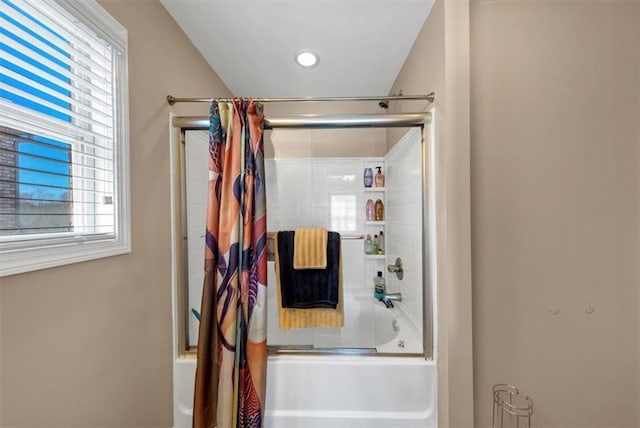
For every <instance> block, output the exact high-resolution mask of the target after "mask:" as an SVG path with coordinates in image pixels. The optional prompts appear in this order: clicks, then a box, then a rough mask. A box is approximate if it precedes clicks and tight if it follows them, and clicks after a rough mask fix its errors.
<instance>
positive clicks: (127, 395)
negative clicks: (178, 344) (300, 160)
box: [0, 0, 230, 428]
mask: <svg viewBox="0 0 640 428" xmlns="http://www.w3.org/2000/svg"><path fill="white" fill-rule="evenodd" d="M101 4H102V5H103V6H104V7H105V8H106V9H107V11H109V12H110V13H111V14H112V15H113V16H114V17H115V18H116V19H117V20H118V21H119V22H120V23H121V24H122V25H124V26H125V27H126V28H127V29H128V31H129V74H130V109H131V113H130V120H131V196H132V201H131V203H132V231H133V251H132V253H131V254H128V255H123V256H116V257H111V258H107V259H102V260H97V261H91V262H85V263H78V264H73V265H69V266H64V267H60V268H55V269H47V270H42V271H38V272H33V273H28V274H21V275H15V276H11V277H5V278H2V279H1V281H2V284H1V285H0V333H1V337H0V344H1V346H2V354H0V364H1V366H0V388H1V391H0V392H1V394H0V403H2V407H1V408H2V415H1V416H0V426H3V427H5V426H7V427H9V426H10V427H14V426H16V427H18V426H39V427H45V426H47V427H51V426H60V427H61V426H65V427H72V426H76V427H91V426H100V427H154V428H156V427H169V426H172V424H173V421H172V410H171V409H172V361H171V358H172V357H171V356H172V339H171V337H172V333H171V332H172V324H171V272H170V266H171V238H170V230H171V229H170V209H169V208H170V198H169V188H170V187H169V185H170V183H169V146H168V144H169V110H170V109H169V106H168V105H167V104H166V101H165V97H166V95H167V94H172V95H175V96H207V95H211V96H228V95H230V94H229V91H228V90H227V88H226V87H225V86H224V85H223V83H222V82H221V81H220V79H219V78H218V77H217V76H216V75H215V74H214V73H213V72H212V71H211V68H210V67H209V66H208V65H207V64H206V62H205V61H204V60H203V58H202V57H201V56H200V54H199V53H198V52H197V51H196V50H195V49H194V48H193V46H192V45H191V43H190V42H189V40H188V39H187V38H186V37H185V35H184V34H183V33H182V31H181V30H180V29H179V28H178V27H177V25H176V24H175V22H174V21H173V20H172V18H171V17H170V16H169V15H168V14H167V12H166V11H165V10H164V8H163V7H162V6H161V5H160V3H159V2H157V1H155V0H137V1H118V0H101ZM172 110H173V111H175V112H176V113H177V114H183V115H194V114H195V115H197V114H200V115H202V114H206V106H204V105H202V104H193V105H187V104H182V105H178V106H175V107H173V108H172Z"/></svg>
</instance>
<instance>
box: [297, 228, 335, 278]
mask: <svg viewBox="0 0 640 428" xmlns="http://www.w3.org/2000/svg"><path fill="white" fill-rule="evenodd" d="M327 235H328V233H327V229H323V228H321V227H303V228H300V229H296V233H295V235H294V238H293V239H294V240H293V268H294V269H326V268H327V239H328V238H327Z"/></svg>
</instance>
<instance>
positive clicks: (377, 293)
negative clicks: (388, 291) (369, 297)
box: [373, 271, 385, 299]
mask: <svg viewBox="0 0 640 428" xmlns="http://www.w3.org/2000/svg"><path fill="white" fill-rule="evenodd" d="M373 287H374V289H373V290H374V291H373V296H374V297H375V298H376V299H382V297H383V296H384V292H385V282H384V277H383V276H382V272H381V271H378V276H375V277H374V278H373Z"/></svg>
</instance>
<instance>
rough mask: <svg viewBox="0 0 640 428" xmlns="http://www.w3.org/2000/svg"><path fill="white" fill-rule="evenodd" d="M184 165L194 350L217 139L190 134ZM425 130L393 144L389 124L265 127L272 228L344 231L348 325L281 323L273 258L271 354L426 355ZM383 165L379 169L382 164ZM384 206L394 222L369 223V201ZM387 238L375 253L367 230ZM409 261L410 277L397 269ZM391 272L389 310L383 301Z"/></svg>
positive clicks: (187, 298)
mask: <svg viewBox="0 0 640 428" xmlns="http://www.w3.org/2000/svg"><path fill="white" fill-rule="evenodd" d="M184 142H185V144H184V145H183V156H182V161H183V165H184V173H183V178H182V180H183V196H182V202H183V203H182V206H183V214H182V224H183V232H184V233H183V236H184V237H185V238H186V239H184V244H185V245H184V261H183V263H182V268H183V275H182V278H183V281H184V283H185V287H183V289H182V297H181V303H180V306H181V308H182V312H183V313H182V314H181V317H182V319H183V320H186V322H185V326H184V327H185V328H184V330H183V331H184V332H185V334H186V339H185V346H186V348H187V349H192V350H193V349H194V348H195V347H196V346H197V334H198V319H197V314H198V311H199V308H200V298H201V293H202V281H203V272H202V270H203V259H204V230H205V213H206V196H207V185H208V184H207V180H208V173H207V156H208V135H207V132H206V131H186V132H185V139H184ZM422 146H423V145H422V136H421V133H420V128H416V129H415V130H413V131H410V132H409V133H408V134H407V136H405V137H404V138H403V139H402V140H401V141H400V142H398V143H397V144H395V145H394V147H393V148H392V149H391V150H387V145H386V130H385V129H366V130H362V129H353V130H340V131H336V130H305V131H288V130H274V131H267V132H265V175H266V177H265V182H266V184H265V188H266V196H267V231H268V232H278V231H285V230H295V229H296V228H299V227H323V228H326V229H328V230H331V231H336V232H338V233H340V234H341V237H342V239H341V258H342V277H343V291H344V296H343V304H344V327H341V328H326V327H316V328H304V329H281V328H280V327H279V323H278V321H279V320H278V305H277V300H276V299H277V293H276V286H277V281H276V275H275V264H274V261H273V260H270V261H269V262H268V286H267V290H268V299H267V305H268V316H267V322H268V325H267V344H268V345H269V347H270V349H271V350H281V349H284V350H287V351H292V350H293V351H301V352H308V351H313V352H323V353H344V352H349V353H367V354H369V353H371V354H375V353H378V354H389V353H393V354H400V355H403V354H407V355H415V354H422V353H423V343H422V338H423V333H422V330H423V297H422V296H423V289H424V286H425V284H424V277H423V265H424V263H425V261H426V257H425V256H424V253H423V249H422V239H421V236H422V235H423V234H424V231H423V226H422V222H423V196H422V188H423V177H422V158H423V154H422ZM377 166H380V167H381V170H382V172H383V173H384V174H385V179H386V180H385V187H379V188H375V186H374V187H373V188H365V185H364V181H363V173H364V169H365V168H366V167H377ZM374 171H375V170H374ZM369 199H371V200H373V202H375V201H376V200H378V199H380V200H381V201H382V202H384V206H385V218H384V220H382V221H367V219H366V203H367V201H368V200H369ZM380 232H382V235H384V239H385V244H384V253H382V254H365V239H366V238H367V235H370V236H371V239H372V240H373V239H374V237H375V236H376V235H380V234H381V233H380ZM397 258H401V259H402V261H403V267H404V272H403V273H404V275H403V279H402V280H401V279H398V277H397V276H396V275H395V273H391V272H389V271H388V270H387V266H389V265H394V264H395V260H396V259H397ZM378 271H380V272H383V276H384V278H385V281H386V288H387V292H388V293H389V294H391V293H399V294H401V296H402V300H392V301H391V305H389V307H388V306H387V305H385V304H384V303H383V302H380V301H379V300H377V299H375V298H374V283H373V278H374V276H376V275H377V272H378Z"/></svg>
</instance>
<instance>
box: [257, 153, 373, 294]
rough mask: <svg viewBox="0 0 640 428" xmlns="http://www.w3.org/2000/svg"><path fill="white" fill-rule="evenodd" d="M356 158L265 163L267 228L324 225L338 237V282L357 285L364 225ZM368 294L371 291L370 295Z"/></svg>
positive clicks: (359, 163) (360, 168)
mask: <svg viewBox="0 0 640 428" xmlns="http://www.w3.org/2000/svg"><path fill="white" fill-rule="evenodd" d="M362 171H363V159H361V158H332V159H321V158H314V159H311V158H303V159H265V176H266V178H265V181H266V191H267V207H268V212H267V230H268V231H269V232H277V231H279V230H294V229H296V228H298V227H324V228H326V229H328V230H332V231H336V232H339V233H340V234H341V235H342V237H343V241H342V265H343V278H344V284H345V285H346V286H349V287H356V288H358V287H362V286H366V285H370V286H371V289H372V290H373V282H372V281H371V284H364V283H363V271H364V259H363V254H364V242H363V240H362V239H357V240H354V239H345V238H349V237H353V236H357V235H361V234H362V231H363V228H364V222H363V217H364V215H362V213H363V212H364V211H363V210H364V208H363V202H362V189H363V184H362ZM372 293H373V291H372Z"/></svg>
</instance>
